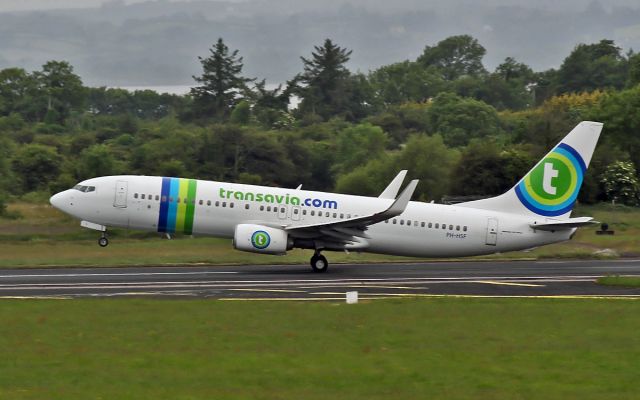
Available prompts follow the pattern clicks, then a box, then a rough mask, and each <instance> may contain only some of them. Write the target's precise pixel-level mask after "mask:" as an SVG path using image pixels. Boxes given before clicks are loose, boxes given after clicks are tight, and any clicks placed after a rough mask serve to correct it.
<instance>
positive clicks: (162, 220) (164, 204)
mask: <svg viewBox="0 0 640 400" xmlns="http://www.w3.org/2000/svg"><path fill="white" fill-rule="evenodd" d="M170 188H171V178H162V193H161V197H160V213H159V215H158V232H166V231H167V214H168V213H169V193H170Z"/></svg>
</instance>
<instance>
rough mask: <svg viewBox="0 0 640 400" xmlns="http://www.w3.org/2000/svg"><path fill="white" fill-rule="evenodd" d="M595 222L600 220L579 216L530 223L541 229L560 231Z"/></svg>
mask: <svg viewBox="0 0 640 400" xmlns="http://www.w3.org/2000/svg"><path fill="white" fill-rule="evenodd" d="M593 224H599V222H598V221H594V220H593V218H591V217H578V218H569V219H563V220H550V219H547V220H546V221H545V222H538V221H535V222H534V223H533V224H529V226H530V227H532V228H533V229H537V230H541V231H560V230H565V229H573V228H581V227H584V226H588V225H593Z"/></svg>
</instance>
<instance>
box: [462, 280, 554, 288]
mask: <svg viewBox="0 0 640 400" xmlns="http://www.w3.org/2000/svg"><path fill="white" fill-rule="evenodd" d="M469 283H486V284H487V285H505V286H528V287H544V286H545V285H534V284H532V283H515V282H497V281H471V282H469Z"/></svg>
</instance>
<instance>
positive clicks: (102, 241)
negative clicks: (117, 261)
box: [98, 237, 109, 247]
mask: <svg viewBox="0 0 640 400" xmlns="http://www.w3.org/2000/svg"><path fill="white" fill-rule="evenodd" d="M98 245H99V246H100V247H107V246H108V245H109V239H107V238H106V237H101V238H100V239H98Z"/></svg>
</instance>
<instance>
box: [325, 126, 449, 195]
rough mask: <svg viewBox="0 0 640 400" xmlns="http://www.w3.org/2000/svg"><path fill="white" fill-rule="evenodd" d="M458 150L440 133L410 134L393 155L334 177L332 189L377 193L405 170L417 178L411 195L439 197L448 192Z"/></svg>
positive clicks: (364, 193)
mask: <svg viewBox="0 0 640 400" xmlns="http://www.w3.org/2000/svg"><path fill="white" fill-rule="evenodd" d="M457 159H458V152H457V151H456V150H452V149H449V148H447V146H446V145H445V144H444V141H443V140H442V137H441V136H440V135H434V136H427V135H424V134H414V135H411V136H410V137H409V140H407V143H406V146H404V148H403V149H402V150H401V151H400V152H398V153H395V154H391V155H389V154H387V153H382V154H380V155H379V156H377V157H376V158H371V159H370V160H369V162H367V164H364V165H361V166H359V167H357V168H355V169H353V170H351V171H350V172H347V173H346V174H343V175H341V176H340V177H339V178H338V182H337V185H336V190H337V191H339V192H342V193H353V194H360V195H369V196H375V195H378V194H379V193H380V192H381V191H382V189H384V187H385V185H386V184H387V183H388V182H389V181H390V180H391V179H392V178H393V176H394V175H395V174H396V173H397V172H398V171H399V170H402V169H407V170H409V179H420V185H418V187H417V189H416V192H415V197H416V198H419V199H421V200H434V199H437V200H439V199H440V198H441V197H442V196H443V195H445V194H447V193H448V191H449V177H450V176H451V172H452V168H453V167H454V165H455V164H456V162H457Z"/></svg>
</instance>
